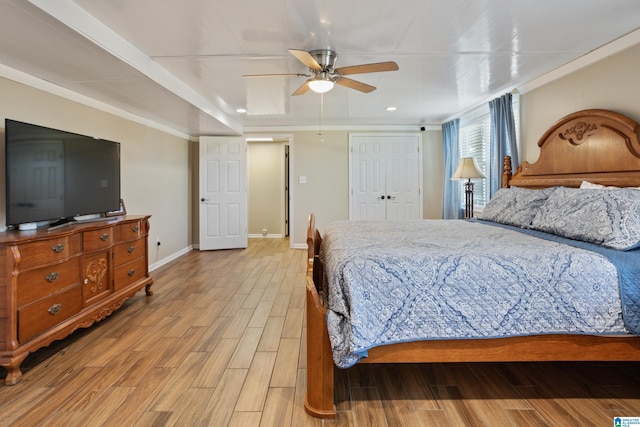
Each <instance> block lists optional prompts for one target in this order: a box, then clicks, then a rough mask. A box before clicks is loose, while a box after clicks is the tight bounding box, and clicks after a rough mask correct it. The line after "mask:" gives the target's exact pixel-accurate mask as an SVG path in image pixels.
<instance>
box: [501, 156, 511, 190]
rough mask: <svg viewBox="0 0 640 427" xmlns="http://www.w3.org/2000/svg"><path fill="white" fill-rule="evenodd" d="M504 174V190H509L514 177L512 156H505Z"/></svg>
mask: <svg viewBox="0 0 640 427" xmlns="http://www.w3.org/2000/svg"><path fill="white" fill-rule="evenodd" d="M502 169H503V171H504V172H502V188H509V181H511V177H512V176H513V175H512V173H511V171H512V169H513V168H512V166H511V156H504V166H503V168H502Z"/></svg>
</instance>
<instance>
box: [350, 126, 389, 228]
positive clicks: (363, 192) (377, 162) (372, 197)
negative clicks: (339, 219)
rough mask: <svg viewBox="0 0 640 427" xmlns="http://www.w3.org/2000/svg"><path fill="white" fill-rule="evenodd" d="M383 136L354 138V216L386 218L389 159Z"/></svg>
mask: <svg viewBox="0 0 640 427" xmlns="http://www.w3.org/2000/svg"><path fill="white" fill-rule="evenodd" d="M383 149H384V141H383V140H382V139H380V138H375V137H371V138H361V137H357V138H353V139H352V140H351V142H350V154H351V161H350V170H349V174H350V175H351V185H350V193H351V209H350V211H351V212H350V213H349V217H350V218H352V219H355V218H357V219H386V215H387V214H386V160H385V159H384V154H383Z"/></svg>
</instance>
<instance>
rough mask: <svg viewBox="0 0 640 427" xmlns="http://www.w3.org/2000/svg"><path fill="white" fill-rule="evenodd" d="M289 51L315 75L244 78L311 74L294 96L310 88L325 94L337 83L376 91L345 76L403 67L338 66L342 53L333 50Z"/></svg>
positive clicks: (389, 63)
mask: <svg viewBox="0 0 640 427" xmlns="http://www.w3.org/2000/svg"><path fill="white" fill-rule="evenodd" d="M289 53H290V54H292V55H293V56H294V57H295V58H296V59H297V60H298V61H300V62H302V63H303V64H304V65H305V66H306V67H307V68H308V69H309V72H310V73H311V74H300V73H298V74H245V75H244V76H242V77H308V79H307V81H305V82H304V83H303V84H302V86H300V87H299V88H298V89H296V91H295V92H293V93H292V95H294V96H295V95H302V94H304V93H307V92H308V91H309V89H311V90H312V91H314V92H317V93H325V92H328V91H330V90H331V89H333V86H334V84H336V83H337V84H339V85H340V86H345V87H348V88H350V89H355V90H357V91H360V92H364V93H369V92H373V91H374V90H376V88H375V86H371V85H368V84H366V83H362V82H359V81H357V80H353V79H350V78H347V77H345V76H348V75H351V74H363V73H379V72H382V71H397V70H399V68H398V64H396V63H395V62H393V61H387V62H376V63H373V64H360V65H352V66H349V67H340V68H334V66H335V63H336V59H337V57H338V55H337V54H336V52H335V51H333V50H329V49H319V50H311V51H308V52H307V51H306V50H300V49H289Z"/></svg>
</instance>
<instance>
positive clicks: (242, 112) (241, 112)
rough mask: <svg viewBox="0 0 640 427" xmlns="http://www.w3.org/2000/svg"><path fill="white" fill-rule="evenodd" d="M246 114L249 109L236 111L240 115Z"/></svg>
mask: <svg viewBox="0 0 640 427" xmlns="http://www.w3.org/2000/svg"><path fill="white" fill-rule="evenodd" d="M246 112H247V109H246V108H238V109H237V110H236V113H240V114H244V113H246Z"/></svg>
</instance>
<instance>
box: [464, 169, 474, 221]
mask: <svg viewBox="0 0 640 427" xmlns="http://www.w3.org/2000/svg"><path fill="white" fill-rule="evenodd" d="M464 202H465V203H464V219H469V218H473V182H471V178H469V180H468V181H467V182H465V183H464Z"/></svg>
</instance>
